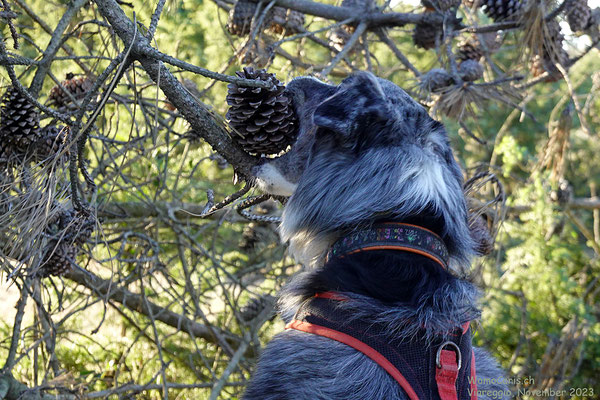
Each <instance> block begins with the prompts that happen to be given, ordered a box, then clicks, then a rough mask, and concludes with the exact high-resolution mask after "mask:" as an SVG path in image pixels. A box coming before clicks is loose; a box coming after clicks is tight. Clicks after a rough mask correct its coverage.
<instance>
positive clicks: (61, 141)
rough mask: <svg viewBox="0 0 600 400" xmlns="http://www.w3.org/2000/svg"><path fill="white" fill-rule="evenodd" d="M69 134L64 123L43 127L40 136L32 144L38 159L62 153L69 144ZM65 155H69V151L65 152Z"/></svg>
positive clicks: (45, 158)
mask: <svg viewBox="0 0 600 400" xmlns="http://www.w3.org/2000/svg"><path fill="white" fill-rule="evenodd" d="M68 136H69V131H68V129H67V128H66V127H65V126H62V125H48V126H46V127H44V128H42V129H41V130H40V137H39V138H37V139H36V141H35V142H34V143H33V145H32V147H33V148H34V150H35V155H36V160H38V161H42V160H47V159H50V158H52V157H54V156H55V155H56V154H58V153H60V151H61V150H62V149H63V147H64V146H65V145H66V144H67V140H68ZM63 156H65V157H68V152H65V153H64V154H63Z"/></svg>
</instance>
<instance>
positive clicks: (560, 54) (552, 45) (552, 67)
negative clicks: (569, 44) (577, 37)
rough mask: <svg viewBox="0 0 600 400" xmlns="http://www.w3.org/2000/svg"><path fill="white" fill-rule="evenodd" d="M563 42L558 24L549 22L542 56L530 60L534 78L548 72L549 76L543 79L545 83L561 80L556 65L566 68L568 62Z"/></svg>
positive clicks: (553, 21) (554, 21)
mask: <svg viewBox="0 0 600 400" xmlns="http://www.w3.org/2000/svg"><path fill="white" fill-rule="evenodd" d="M563 40H564V35H563V34H562V32H561V30H560V25H559V24H558V22H557V21H556V20H552V21H549V22H548V23H547V24H546V31H545V37H544V44H543V46H542V54H538V55H536V56H535V57H534V59H533V60H532V64H531V73H532V74H533V76H534V77H537V76H540V75H541V74H542V73H544V72H548V73H549V76H548V77H547V78H546V79H545V81H546V82H555V81H557V80H559V79H561V78H562V74H561V72H560V70H559V69H558V68H557V67H556V65H557V64H560V65H562V66H564V67H565V68H567V67H568V62H569V55H568V54H567V52H566V51H565V49H564V48H563Z"/></svg>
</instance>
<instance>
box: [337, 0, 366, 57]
mask: <svg viewBox="0 0 600 400" xmlns="http://www.w3.org/2000/svg"><path fill="white" fill-rule="evenodd" d="M372 3H373V1H372V0H343V1H342V4H341V6H342V7H348V8H353V9H355V10H356V12H357V13H362V12H364V11H366V10H368V9H369V8H370V7H371V4H372ZM355 29H356V26H355V25H341V26H337V27H335V28H333V29H331V30H329V31H328V32H327V38H328V39H329V45H330V46H331V47H333V48H334V49H336V50H337V51H342V49H343V48H344V46H346V43H348V40H350V37H352V34H353V33H354V30H355Z"/></svg>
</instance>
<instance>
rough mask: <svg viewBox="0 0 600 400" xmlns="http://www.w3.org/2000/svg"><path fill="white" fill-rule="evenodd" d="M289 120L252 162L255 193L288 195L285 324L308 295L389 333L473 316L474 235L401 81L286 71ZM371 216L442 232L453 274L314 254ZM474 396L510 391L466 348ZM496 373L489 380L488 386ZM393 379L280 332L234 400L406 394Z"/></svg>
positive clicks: (348, 351) (416, 260)
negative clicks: (283, 150)
mask: <svg viewBox="0 0 600 400" xmlns="http://www.w3.org/2000/svg"><path fill="white" fill-rule="evenodd" d="M287 90H288V92H289V94H290V95H291V96H293V99H294V107H295V111H296V113H297V115H298V116H299V119H300V133H299V138H298V140H297V142H296V143H295V145H294V146H293V147H292V150H291V151H290V152H289V153H287V154H286V155H284V156H282V157H280V158H278V159H275V160H270V161H268V162H264V163H263V164H262V165H260V166H259V167H257V168H256V170H255V171H254V173H255V175H256V177H257V183H258V185H259V186H260V187H261V188H262V189H263V190H265V191H267V192H269V193H273V194H278V195H285V196H291V197H290V198H289V201H288V203H287V205H286V207H285V210H284V213H283V217H282V224H281V227H280V233H281V237H282V240H284V241H286V242H289V245H290V251H291V253H292V255H293V256H294V257H295V258H296V259H297V260H298V261H300V262H302V263H303V264H304V265H306V266H307V267H309V269H308V270H307V272H304V273H301V274H299V275H297V276H296V277H294V278H293V279H292V281H291V282H290V283H289V284H288V285H287V286H286V288H285V289H284V290H283V292H282V294H281V297H280V300H279V308H280V314H281V316H282V318H283V319H284V321H285V322H286V323H287V322H289V321H290V320H291V319H292V318H293V315H294V313H295V312H296V310H297V309H298V307H299V306H300V304H301V303H302V302H303V301H304V300H306V299H307V298H309V297H311V296H313V295H314V294H315V293H317V292H322V291H328V290H335V291H338V292H342V293H343V294H344V295H346V296H347V297H349V298H350V300H349V301H345V302H342V304H341V305H340V307H347V308H349V309H351V310H352V315H353V316H354V317H355V318H358V319H361V320H363V321H367V322H369V321H372V322H378V323H382V324H384V325H385V326H386V327H387V332H388V334H389V336H390V338H392V337H394V338H398V337H409V336H412V335H416V334H417V333H418V331H420V334H422V328H423V327H425V332H426V333H425V334H426V335H432V336H433V335H439V334H440V332H450V331H451V330H452V328H454V327H456V326H457V325H459V324H461V323H463V322H465V321H469V320H472V319H474V318H477V317H478V315H479V311H478V308H477V305H476V302H477V298H478V292H477V290H476V289H475V288H474V287H473V286H472V285H471V284H470V283H468V282H467V281H465V280H463V279H461V278H459V276H461V275H462V274H464V273H465V271H466V270H467V268H468V265H469V259H470V257H471V255H472V253H473V241H472V239H471V236H470V234H469V228H468V224H467V211H466V205H465V198H464V194H463V190H462V175H461V171H460V168H459V166H458V165H457V163H456V161H455V160H454V157H453V154H452V150H451V148H450V145H449V142H448V138H447V135H446V132H445V130H444V128H443V126H442V125H441V124H440V123H439V122H436V121H434V120H433V119H431V118H430V117H429V115H428V114H427V112H426V110H425V109H424V108H423V107H421V106H420V105H419V104H418V103H416V102H415V101H414V100H413V99H412V98H411V97H410V96H408V95H407V94H406V93H405V92H404V91H403V90H402V89H400V88H398V87H397V86H396V85H394V84H393V83H391V82H389V81H386V80H384V79H380V78H376V77H375V76H373V75H372V74H370V73H366V72H361V73H358V74H355V75H353V76H352V77H350V78H348V79H346V80H345V81H343V82H342V83H341V84H340V85H339V86H332V85H327V84H325V83H322V82H320V81H318V80H316V79H314V78H297V79H295V80H293V81H292V82H291V83H290V84H289V85H288V87H287ZM378 221H401V222H407V223H413V224H417V225H421V226H423V227H426V228H428V229H430V230H433V231H434V232H436V233H437V234H438V235H439V236H441V237H442V239H443V240H444V242H445V243H446V246H447V247H448V250H449V253H450V264H451V270H452V271H445V270H443V269H442V268H441V267H440V266H439V265H438V264H436V263H435V262H433V261H431V260H430V259H428V258H426V257H423V256H420V255H417V254H412V253H406V252H400V251H389V250H381V251H370V252H366V253H356V254H353V255H350V256H346V257H344V258H343V259H339V258H338V259H333V260H331V261H329V262H327V263H325V262H324V256H325V254H326V252H327V250H328V249H329V248H330V247H331V245H332V244H333V243H334V242H335V240H337V239H338V238H340V237H342V236H344V235H346V234H348V233H350V232H352V231H354V230H357V229H363V228H368V227H369V226H371V225H372V224H373V223H375V222H378ZM475 356H476V367H477V377H478V389H479V390H478V391H479V399H487V398H494V399H501V398H509V397H510V395H509V392H508V390H507V389H506V388H505V387H504V386H503V385H502V384H501V382H502V380H503V379H502V377H503V374H502V372H501V371H500V369H499V368H498V366H497V364H496V363H495V361H494V360H492V359H491V358H490V357H489V356H488V355H487V354H486V353H485V352H484V351H482V350H480V349H475ZM498 382H500V383H498ZM406 398H407V397H406V395H405V394H404V392H403V390H402V389H401V388H400V386H399V385H398V383H397V382H396V381H395V380H393V378H391V376H389V375H388V373H387V372H386V371H385V370H383V369H382V368H381V367H380V366H378V365H377V364H375V363H374V362H373V361H371V360H370V359H369V358H367V357H366V356H365V355H363V354H362V353H360V352H357V351H356V350H354V349H353V348H351V347H349V346H347V345H345V344H341V343H338V342H336V341H333V340H331V339H327V338H324V337H320V336H315V335H312V334H309V333H304V332H299V331H295V330H287V331H285V332H282V333H280V334H278V335H276V336H275V338H274V339H273V340H272V341H271V342H270V343H269V344H268V346H267V347H266V349H265V351H264V353H263V354H262V356H261V360H260V362H259V364H258V367H257V370H256V372H255V374H254V377H253V379H252V381H251V382H250V384H249V386H248V389H247V391H246V394H245V396H244V399H247V400H250V399H262V400H268V399H311V400H313V399H344V400H352V399H357V400H358V399H361V400H364V399H406Z"/></svg>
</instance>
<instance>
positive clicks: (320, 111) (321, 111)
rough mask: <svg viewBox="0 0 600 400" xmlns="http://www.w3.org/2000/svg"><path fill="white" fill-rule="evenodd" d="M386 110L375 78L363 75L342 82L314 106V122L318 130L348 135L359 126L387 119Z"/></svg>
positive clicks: (386, 107)
mask: <svg viewBox="0 0 600 400" xmlns="http://www.w3.org/2000/svg"><path fill="white" fill-rule="evenodd" d="M388 108H389V106H388V104H387V101H386V98H385V94H384V93H383V90H382V89H381V87H380V85H379V83H378V82H377V79H376V78H375V77H374V76H373V75H371V74H369V73H365V72H362V73H358V74H356V75H353V76H351V77H350V78H348V79H346V80H344V81H343V82H342V83H341V84H340V86H339V88H338V91H337V92H336V93H335V94H334V95H333V96H331V97H328V98H327V99H325V100H324V101H323V102H322V103H321V104H319V105H318V106H317V108H316V110H315V112H314V114H313V122H314V124H315V125H316V126H318V127H321V128H326V129H328V130H330V131H333V132H336V133H339V134H341V135H343V136H350V135H351V134H352V133H354V132H355V131H357V129H359V128H360V127H361V126H365V125H367V124H369V123H373V122H377V121H382V120H385V119H388V118H389V116H390V113H389V109H388Z"/></svg>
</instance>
